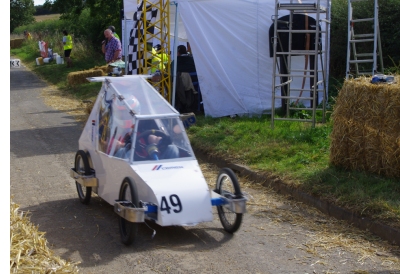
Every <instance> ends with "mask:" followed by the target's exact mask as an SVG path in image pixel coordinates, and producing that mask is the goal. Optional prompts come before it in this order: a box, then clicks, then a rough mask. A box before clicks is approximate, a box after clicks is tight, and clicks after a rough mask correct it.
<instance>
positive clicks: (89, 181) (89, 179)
mask: <svg viewBox="0 0 400 274" xmlns="http://www.w3.org/2000/svg"><path fill="white" fill-rule="evenodd" d="M70 176H71V177H72V178H73V179H74V180H75V181H76V182H78V183H79V184H81V185H82V186H84V187H97V186H98V184H99V183H98V179H97V178H96V177H94V175H93V174H92V175H81V174H79V173H77V172H76V170H75V168H71V169H70Z"/></svg>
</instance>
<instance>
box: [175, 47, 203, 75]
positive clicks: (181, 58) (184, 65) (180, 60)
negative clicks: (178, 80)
mask: <svg viewBox="0 0 400 274" xmlns="http://www.w3.org/2000/svg"><path fill="white" fill-rule="evenodd" d="M176 59H177V60H176V61H177V62H176V64H177V68H176V71H177V72H196V65H195V63H194V59H193V56H192V55H189V54H188V53H187V50H186V47H185V46H184V45H179V46H178V49H177V58H176ZM174 65H175V61H172V63H171V75H172V77H173V75H174ZM192 82H197V76H193V77H192Z"/></svg>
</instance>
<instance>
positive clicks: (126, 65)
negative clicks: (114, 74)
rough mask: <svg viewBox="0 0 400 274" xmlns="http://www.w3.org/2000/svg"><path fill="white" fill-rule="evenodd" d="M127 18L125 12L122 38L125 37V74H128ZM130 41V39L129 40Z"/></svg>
mask: <svg viewBox="0 0 400 274" xmlns="http://www.w3.org/2000/svg"><path fill="white" fill-rule="evenodd" d="M126 38H127V36H126V18H125V13H124V35H123V36H122V39H124V61H125V75H128V55H127V53H128V43H127V42H126ZM128 41H129V40H128Z"/></svg>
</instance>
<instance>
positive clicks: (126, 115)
mask: <svg viewBox="0 0 400 274" xmlns="http://www.w3.org/2000/svg"><path fill="white" fill-rule="evenodd" d="M127 105H128V106H129V108H127ZM115 106H116V109H115V112H114V113H115V122H116V124H117V125H118V126H120V127H123V128H132V127H133V116H132V114H131V112H133V113H134V114H140V103H139V100H138V99H137V98H136V97H135V96H133V95H127V96H126V98H125V99H124V100H119V99H116V100H115Z"/></svg>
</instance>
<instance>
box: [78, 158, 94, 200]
mask: <svg viewBox="0 0 400 274" xmlns="http://www.w3.org/2000/svg"><path fill="white" fill-rule="evenodd" d="M75 171H76V172H77V173H78V174H80V175H90V165H89V159H88V156H87V154H86V152H84V151H83V150H78V151H77V152H76V155H75ZM75 184H76V190H77V191H78V196H79V200H80V201H81V203H83V204H86V205H87V204H89V202H90V197H91V195H92V188H91V187H85V186H82V185H81V184H80V183H78V182H75Z"/></svg>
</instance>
